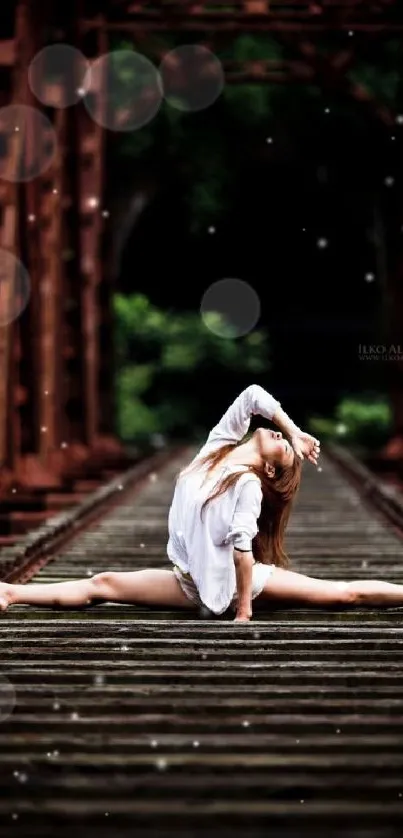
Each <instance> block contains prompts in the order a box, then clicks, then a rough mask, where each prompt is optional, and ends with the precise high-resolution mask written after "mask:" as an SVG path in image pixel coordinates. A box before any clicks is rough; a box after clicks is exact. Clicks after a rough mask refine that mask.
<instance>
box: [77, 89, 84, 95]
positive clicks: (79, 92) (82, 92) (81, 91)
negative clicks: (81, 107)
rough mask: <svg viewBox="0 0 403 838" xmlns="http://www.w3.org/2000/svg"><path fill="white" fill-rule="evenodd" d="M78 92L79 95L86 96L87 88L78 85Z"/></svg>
mask: <svg viewBox="0 0 403 838" xmlns="http://www.w3.org/2000/svg"><path fill="white" fill-rule="evenodd" d="M76 93H77V96H85V90H84V88H83V87H77V90H76Z"/></svg>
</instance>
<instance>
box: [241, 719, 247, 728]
mask: <svg viewBox="0 0 403 838" xmlns="http://www.w3.org/2000/svg"><path fill="white" fill-rule="evenodd" d="M242 724H243V726H244V727H249V722H248V721H247V720H246V719H244V721H243V722H242Z"/></svg>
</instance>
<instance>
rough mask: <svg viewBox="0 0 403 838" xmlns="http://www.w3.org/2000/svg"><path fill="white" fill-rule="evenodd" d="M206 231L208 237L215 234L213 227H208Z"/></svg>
mask: <svg viewBox="0 0 403 838" xmlns="http://www.w3.org/2000/svg"><path fill="white" fill-rule="evenodd" d="M208 231H209V233H210V235H213V233H215V227H209V228H208Z"/></svg>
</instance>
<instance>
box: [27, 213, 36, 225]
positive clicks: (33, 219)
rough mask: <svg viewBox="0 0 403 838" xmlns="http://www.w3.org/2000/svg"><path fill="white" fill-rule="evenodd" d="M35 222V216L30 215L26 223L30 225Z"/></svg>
mask: <svg viewBox="0 0 403 838" xmlns="http://www.w3.org/2000/svg"><path fill="white" fill-rule="evenodd" d="M35 220H36V215H33V214H32V213H31V214H30V215H29V216H28V221H31V223H32V221H35Z"/></svg>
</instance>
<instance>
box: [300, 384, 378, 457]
mask: <svg viewBox="0 0 403 838" xmlns="http://www.w3.org/2000/svg"><path fill="white" fill-rule="evenodd" d="M309 428H310V431H311V433H313V434H315V435H316V436H317V437H318V438H319V439H321V440H323V441H324V442H325V441H330V442H336V441H337V442H345V443H348V444H353V445H360V446H364V447H367V448H373V447H375V448H376V447H378V446H379V445H382V444H383V443H384V442H386V440H387V439H388V437H389V435H390V433H391V430H392V410H391V406H390V403H389V401H388V400H387V399H386V397H385V396H381V395H379V394H373V395H372V394H370V393H368V394H364V395H361V396H349V397H345V398H344V399H342V400H341V401H340V403H339V404H338V406H337V408H336V410H335V413H334V416H333V417H320V416H314V417H312V418H311V420H310V421H309Z"/></svg>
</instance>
